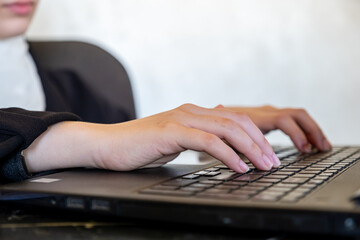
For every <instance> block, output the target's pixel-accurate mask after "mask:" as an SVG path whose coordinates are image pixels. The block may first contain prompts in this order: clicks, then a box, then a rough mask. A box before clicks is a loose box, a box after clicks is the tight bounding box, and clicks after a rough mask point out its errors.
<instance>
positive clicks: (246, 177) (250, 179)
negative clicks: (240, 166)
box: [233, 174, 262, 182]
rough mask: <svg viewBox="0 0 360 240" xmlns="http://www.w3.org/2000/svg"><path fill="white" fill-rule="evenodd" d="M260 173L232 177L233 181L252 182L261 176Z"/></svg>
mask: <svg viewBox="0 0 360 240" xmlns="http://www.w3.org/2000/svg"><path fill="white" fill-rule="evenodd" d="M261 177H262V175H257V174H251V175H250V174H243V175H241V176H240V177H237V178H234V179H233V181H237V182H253V181H255V180H257V179H259V178H261Z"/></svg>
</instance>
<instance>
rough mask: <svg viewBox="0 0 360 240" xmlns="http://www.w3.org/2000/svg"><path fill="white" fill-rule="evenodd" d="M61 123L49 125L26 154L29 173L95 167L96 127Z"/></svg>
mask: <svg viewBox="0 0 360 240" xmlns="http://www.w3.org/2000/svg"><path fill="white" fill-rule="evenodd" d="M97 125H99V124H91V123H84V122H60V123H57V124H54V125H52V126H50V127H49V128H48V129H47V130H46V131H45V132H44V133H43V134H41V135H40V136H39V137H38V138H36V139H35V141H34V142H33V143H32V144H31V145H30V146H29V147H28V148H27V149H25V150H24V151H23V156H24V158H25V163H26V166H27V169H28V171H29V172H30V173H35V172H40V171H46V170H52V169H62V168H73V167H96V163H95V161H94V155H95V153H94V151H95V149H96V131H95V129H96V126H97Z"/></svg>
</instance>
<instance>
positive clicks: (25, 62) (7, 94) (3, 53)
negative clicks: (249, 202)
mask: <svg viewBox="0 0 360 240" xmlns="http://www.w3.org/2000/svg"><path fill="white" fill-rule="evenodd" d="M28 48H29V47H28V44H27V42H26V40H25V38H24V36H17V37H13V38H9V39H5V40H0V86H1V88H0V108H5V107H20V108H24V109H28V110H44V109H45V95H44V92H43V88H42V85H41V81H40V77H39V75H38V72H37V69H36V66H35V63H34V60H33V59H32V57H31V56H30V53H29V52H28Z"/></svg>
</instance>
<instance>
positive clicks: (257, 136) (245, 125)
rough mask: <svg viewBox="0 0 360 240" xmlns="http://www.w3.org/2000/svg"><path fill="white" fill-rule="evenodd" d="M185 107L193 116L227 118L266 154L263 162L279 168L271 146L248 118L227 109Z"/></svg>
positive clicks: (277, 159) (278, 161) (278, 162)
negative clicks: (268, 161)
mask: <svg viewBox="0 0 360 240" xmlns="http://www.w3.org/2000/svg"><path fill="white" fill-rule="evenodd" d="M186 107H188V110H189V111H190V112H192V113H195V114H202V115H215V116H219V117H221V118H228V119H231V120H233V121H234V122H236V123H237V124H238V125H239V126H240V127H241V128H242V130H243V131H244V132H245V133H246V134H247V135H248V136H249V137H250V138H251V140H252V142H254V143H255V144H256V145H257V146H258V147H259V148H260V149H261V151H262V152H264V153H265V154H266V156H267V158H265V162H266V161H267V159H270V161H271V162H272V163H273V166H275V167H278V166H280V164H281V163H280V160H279V158H278V157H277V156H276V154H275V153H274V150H273V149H272V147H271V145H270V144H269V142H268V141H267V140H266V138H265V137H264V135H263V134H262V132H261V130H260V129H259V128H258V127H257V126H256V125H255V124H254V123H253V122H252V121H251V119H250V118H249V117H248V116H246V115H244V114H241V113H238V112H234V111H231V110H228V109H221V108H220V109H206V108H201V107H198V106H195V105H193V106H191V105H190V106H186ZM219 121H220V120H219ZM205 131H206V130H205ZM228 142H229V143H231V144H233V143H232V142H231V141H228ZM242 153H244V154H245V152H242ZM248 154H249V155H252V154H251V153H248ZM245 155H246V154H245ZM247 157H248V156H247ZM248 158H249V157H248ZM251 159H255V158H252V157H250V158H249V160H250V161H251ZM254 161H255V162H259V160H257V161H256V160H254ZM265 164H266V165H268V164H267V163H265ZM260 165H262V164H261V163H260ZM257 167H260V168H262V167H263V166H257ZM267 167H268V166H267Z"/></svg>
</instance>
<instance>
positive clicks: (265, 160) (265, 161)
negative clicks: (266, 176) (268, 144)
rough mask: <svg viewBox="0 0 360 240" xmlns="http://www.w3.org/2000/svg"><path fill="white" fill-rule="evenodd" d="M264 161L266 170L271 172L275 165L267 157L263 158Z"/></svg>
mask: <svg viewBox="0 0 360 240" xmlns="http://www.w3.org/2000/svg"><path fill="white" fill-rule="evenodd" d="M263 160H264V163H265V166H266V168H267V169H269V170H270V169H271V168H272V167H273V163H272V162H271V161H270V159H269V158H268V157H267V156H266V155H264V156H263Z"/></svg>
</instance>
